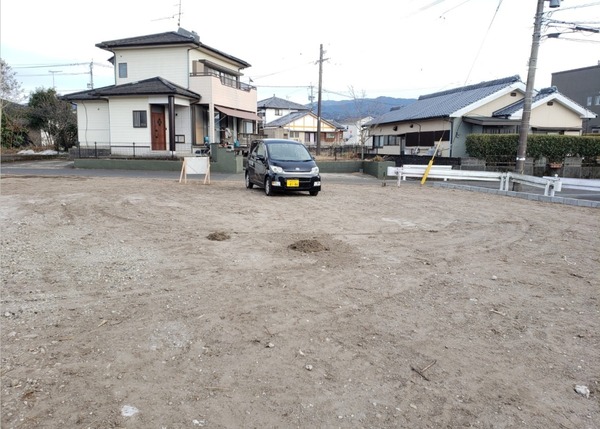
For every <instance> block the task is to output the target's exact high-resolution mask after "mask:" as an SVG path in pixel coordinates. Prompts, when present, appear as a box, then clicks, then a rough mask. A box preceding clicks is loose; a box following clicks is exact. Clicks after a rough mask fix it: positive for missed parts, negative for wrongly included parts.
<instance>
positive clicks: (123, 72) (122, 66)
mask: <svg viewBox="0 0 600 429" xmlns="http://www.w3.org/2000/svg"><path fill="white" fill-rule="evenodd" d="M126 77H127V63H119V78H126Z"/></svg>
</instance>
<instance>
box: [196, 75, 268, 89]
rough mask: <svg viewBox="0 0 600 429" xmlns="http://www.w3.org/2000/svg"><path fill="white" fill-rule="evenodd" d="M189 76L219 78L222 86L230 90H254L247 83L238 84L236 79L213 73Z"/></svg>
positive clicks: (253, 87)
mask: <svg viewBox="0 0 600 429" xmlns="http://www.w3.org/2000/svg"><path fill="white" fill-rule="evenodd" d="M190 76H211V77H216V78H219V80H220V81H221V84H222V85H225V86H228V87H230V88H235V89H239V90H241V91H246V92H250V91H252V90H253V89H256V87H255V86H252V85H248V84H247V83H243V82H240V81H239V80H237V79H232V78H228V77H225V76H221V75H219V74H218V73H215V72H202V73H190Z"/></svg>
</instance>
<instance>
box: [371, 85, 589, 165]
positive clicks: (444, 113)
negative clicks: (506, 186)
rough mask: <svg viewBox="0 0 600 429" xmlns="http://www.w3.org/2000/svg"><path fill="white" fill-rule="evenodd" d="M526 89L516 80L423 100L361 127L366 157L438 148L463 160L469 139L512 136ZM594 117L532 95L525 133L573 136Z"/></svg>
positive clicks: (545, 93) (551, 92)
mask: <svg viewBox="0 0 600 429" xmlns="http://www.w3.org/2000/svg"><path fill="white" fill-rule="evenodd" d="M524 95H525V84H524V83H523V82H522V81H521V80H520V78H519V77H518V76H512V77H507V78H503V79H497V80H494V81H489V82H482V83H479V84H475V85H470V86H465V87H462V88H456V89H452V90H448V91H443V92H437V93H434V94H429V95H423V96H421V97H419V98H418V99H417V101H415V102H414V103H412V104H409V105H407V106H403V107H400V108H397V109H392V110H391V111H390V112H387V113H385V114H383V115H381V116H380V117H378V118H376V119H373V120H372V121H370V122H368V123H367V124H365V126H366V127H367V128H368V130H369V134H370V135H371V136H372V138H373V147H372V148H371V150H370V152H371V153H377V154H382V155H383V154H389V155H399V154H419V153H425V152H426V151H427V150H428V149H430V148H431V147H432V146H437V145H438V143H440V144H441V147H440V149H441V153H440V155H441V156H450V157H465V156H468V154H467V152H466V147H465V142H466V137H467V136H468V135H469V134H474V133H476V134H505V133H511V134H515V133H518V132H519V126H520V122H521V115H522V113H523V104H524V103H523V98H524ZM594 117H595V114H594V113H593V112H591V111H589V110H587V109H585V108H584V107H583V106H581V105H579V104H577V103H576V102H574V101H573V100H571V99H569V98H568V97H566V96H564V95H563V94H561V93H559V92H558V91H557V90H556V89H555V88H551V89H546V90H542V91H540V92H539V93H536V94H534V96H533V98H532V106H531V119H530V132H531V133H540V134H575V135H579V134H581V131H582V122H583V121H584V120H587V119H589V118H594Z"/></svg>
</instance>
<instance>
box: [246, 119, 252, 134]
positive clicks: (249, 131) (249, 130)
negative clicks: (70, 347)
mask: <svg viewBox="0 0 600 429" xmlns="http://www.w3.org/2000/svg"><path fill="white" fill-rule="evenodd" d="M243 130H244V133H245V134H254V122H252V121H244V123H243Z"/></svg>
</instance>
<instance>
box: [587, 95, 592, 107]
mask: <svg viewBox="0 0 600 429" xmlns="http://www.w3.org/2000/svg"><path fill="white" fill-rule="evenodd" d="M592 100H593V97H588V98H587V105H588V107H589V106H591V105H592Z"/></svg>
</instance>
